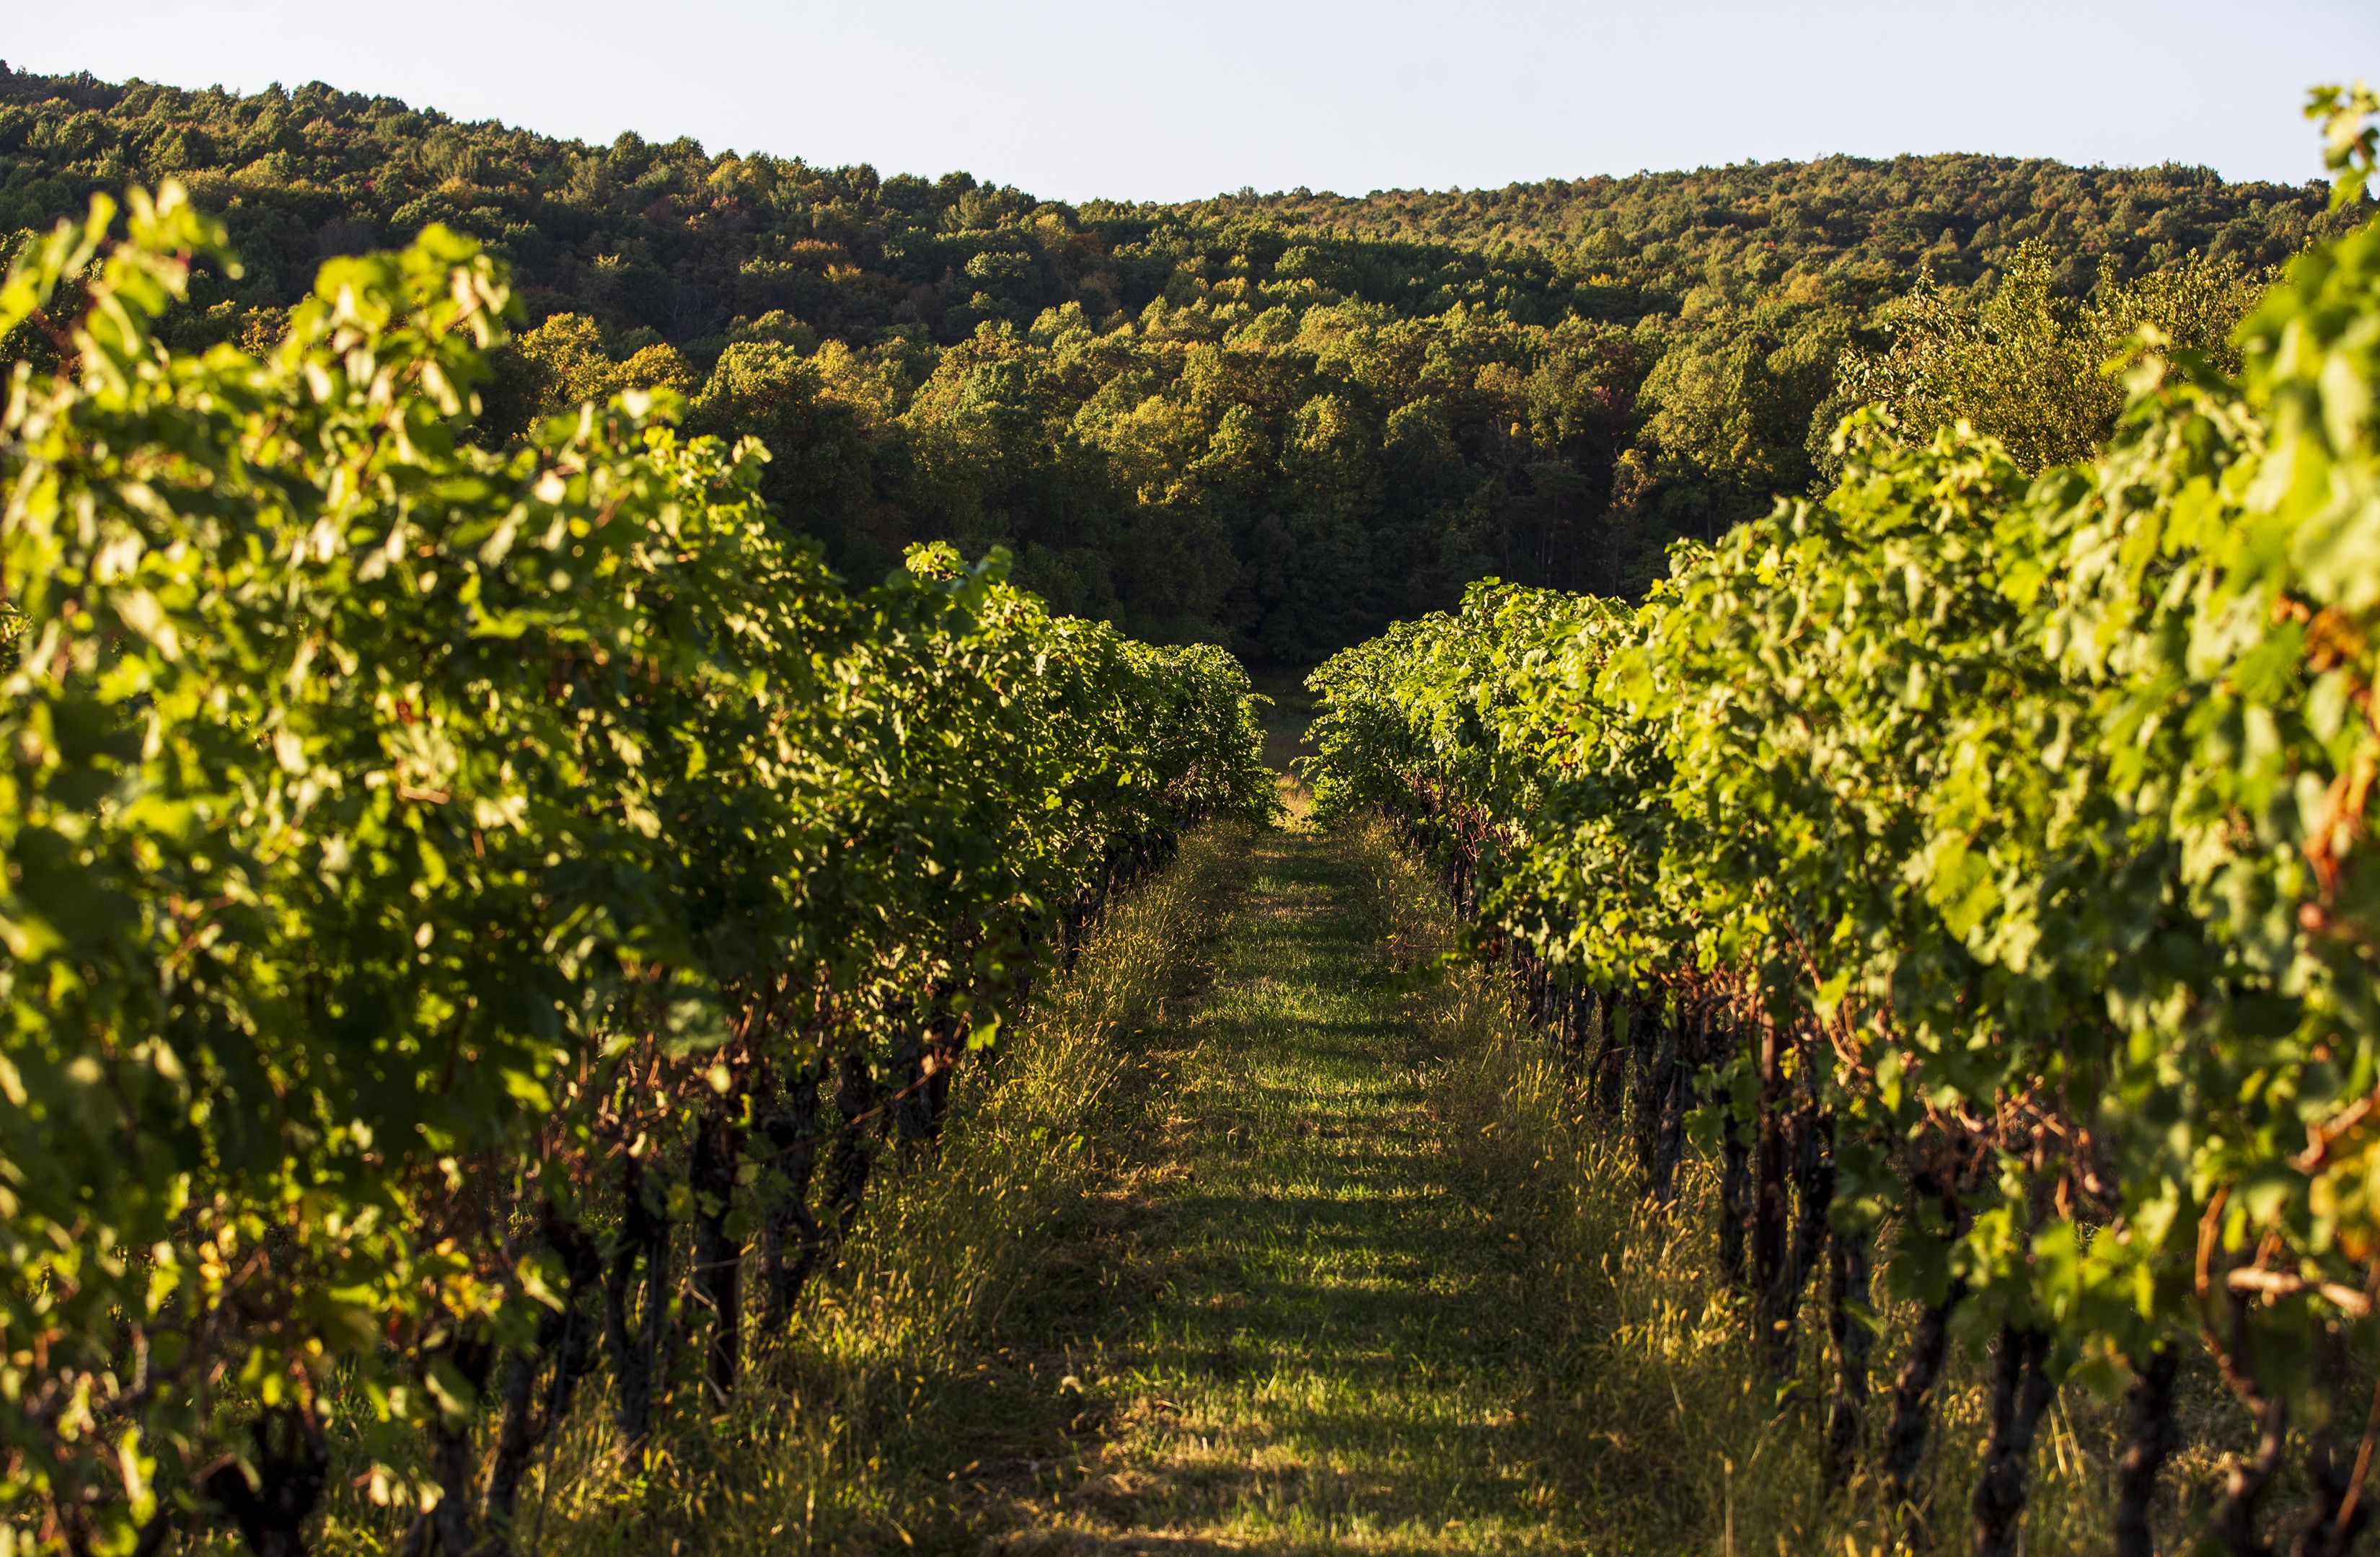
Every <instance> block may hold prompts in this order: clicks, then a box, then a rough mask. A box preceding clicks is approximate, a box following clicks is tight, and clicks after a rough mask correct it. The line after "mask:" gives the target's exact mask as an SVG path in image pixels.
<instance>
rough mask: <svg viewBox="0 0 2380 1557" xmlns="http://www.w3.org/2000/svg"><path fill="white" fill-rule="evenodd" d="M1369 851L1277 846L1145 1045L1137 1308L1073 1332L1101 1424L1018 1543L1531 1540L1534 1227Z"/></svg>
mask: <svg viewBox="0 0 2380 1557" xmlns="http://www.w3.org/2000/svg"><path fill="white" fill-rule="evenodd" d="M1385 863H1387V862H1386V861H1385V860H1384V859H1383V858H1382V857H1381V853H1380V842H1379V840H1378V839H1377V838H1375V837H1371V836H1368V835H1359V834H1339V835H1333V836H1325V837H1316V836H1313V835H1310V834H1300V833H1274V834H1269V835H1267V836H1266V837H1264V838H1262V839H1260V840H1258V841H1257V845H1256V853H1255V860H1254V873H1253V877H1252V879H1251V881H1250V882H1249V884H1248V886H1247V888H1246V890H1245V895H1244V897H1243V898H1242V900H1241V903H1240V906H1239V907H1238V909H1237V911H1236V912H1235V914H1234V915H1233V919H1232V922H1231V925H1230V928H1229V930H1228V931H1227V932H1226V933H1225V935H1224V937H1223V939H1222V942H1221V944H1220V949H1219V951H1218V953H1217V955H1216V967H1215V978H1214V980H1213V982H1212V984H1211V985H1210V986H1209V988H1208V992H1207V995H1206V997H1205V999H1204V1000H1203V1001H1202V1002H1201V1003H1200V1004H1199V1005H1198V1006H1197V1008H1196V1011H1195V1012H1194V1013H1192V1014H1191V1015H1190V1016H1187V1017H1186V1018H1185V1019H1182V1020H1178V1021H1176V1022H1173V1023H1172V1024H1169V1025H1168V1026H1166V1027H1165V1028H1161V1029H1157V1030H1155V1031H1152V1032H1151V1033H1150V1034H1149V1035H1148V1041H1149V1042H1150V1043H1151V1044H1152V1045H1153V1046H1155V1047H1153V1049H1152V1051H1151V1059H1152V1060H1153V1061H1154V1062H1155V1063H1156V1064H1158V1065H1159V1066H1160V1075H1161V1077H1162V1079H1163V1084H1162V1085H1161V1086H1157V1087H1152V1088H1151V1089H1149V1091H1148V1094H1147V1099H1146V1112H1145V1114H1144V1118H1143V1120H1142V1124H1141V1130H1142V1132H1143V1138H1144V1141H1145V1143H1146V1144H1145V1148H1144V1154H1143V1160H1142V1161H1141V1162H1139V1163H1138V1164H1137V1165H1136V1167H1135V1172H1134V1174H1133V1175H1132V1181H1131V1183H1130V1185H1129V1186H1128V1193H1129V1195H1130V1196H1131V1198H1133V1199H1134V1200H1135V1202H1136V1204H1137V1208H1138V1213H1139V1220H1138V1222H1137V1225H1135V1227H1134V1228H1133V1229H1132V1230H1131V1233H1130V1236H1129V1239H1128V1241H1127V1242H1126V1244H1125V1246H1124V1247H1118V1248H1117V1249H1116V1250H1115V1251H1113V1252H1114V1254H1115V1255H1116V1256H1117V1257H1119V1258H1120V1259H1123V1260H1124V1261H1127V1262H1129V1263H1133V1264H1135V1265H1137V1266H1138V1267H1139V1268H1140V1271H1141V1281H1140V1284H1141V1285H1142V1287H1143V1288H1144V1289H1145V1291H1146V1294H1147V1295H1146V1297H1145V1298H1144V1300H1143V1301H1142V1302H1141V1303H1140V1304H1138V1305H1136V1306H1135V1307H1134V1308H1131V1309H1129V1310H1127V1311H1123V1312H1120V1313H1118V1314H1116V1315H1115V1316H1113V1317H1112V1318H1111V1320H1109V1321H1108V1322H1106V1323H1104V1324H1102V1325H1101V1326H1099V1328H1098V1329H1097V1331H1096V1332H1094V1333H1093V1334H1091V1335H1090V1336H1087V1337H1084V1338H1083V1342H1084V1343H1086V1344H1082V1345H1081V1346H1080V1348H1079V1349H1080V1352H1081V1355H1080V1356H1079V1357H1078V1366H1077V1369H1076V1371H1075V1375H1074V1377H1075V1379H1076V1380H1077V1381H1078V1385H1079V1388H1080V1389H1081V1391H1082V1392H1083V1393H1084V1395H1085V1397H1086V1399H1087V1400H1088V1401H1090V1402H1093V1403H1095V1405H1096V1407H1097V1409H1098V1410H1099V1413H1100V1415H1101V1417H1102V1428H1103V1430H1102V1431H1101V1432H1100V1434H1099V1436H1098V1437H1097V1439H1096V1440H1095V1441H1092V1442H1090V1443H1087V1444H1086V1445H1085V1446H1083V1447H1082V1449H1081V1450H1080V1451H1079V1452H1078V1454H1077V1455H1076V1456H1075V1461H1074V1464H1073V1465H1072V1466H1069V1467H1068V1468H1069V1470H1070V1471H1071V1472H1072V1475H1071V1476H1069V1477H1067V1478H1065V1479H1067V1480H1070V1481H1072V1483H1073V1485H1072V1486H1071V1488H1067V1489H1066V1490H1064V1492H1063V1494H1062V1497H1061V1498H1060V1499H1058V1500H1057V1501H1055V1502H1050V1503H1049V1504H1048V1505H1046V1506H1044V1507H1039V1508H1035V1509H1031V1510H1022V1509H1020V1510H1018V1511H1017V1512H1018V1513H1020V1514H1026V1515H1027V1516H1028V1517H1027V1518H1026V1520H1024V1521H1023V1522H1022V1523H1021V1525H1020V1527H1017V1528H1016V1529H1014V1530H1013V1531H1012V1532H1010V1534H1009V1538H1008V1539H1007V1540H1006V1541H1005V1542H1004V1543H1002V1544H1004V1545H1005V1546H1006V1547H1007V1548H1008V1549H1009V1550H1012V1551H1034V1550H1045V1549H1055V1550H1062V1549H1067V1548H1070V1547H1095V1546H1123V1547H1146V1548H1148V1549H1152V1550H1154V1549H1158V1548H1160V1547H1162V1546H1168V1545H1172V1546H1179V1545H1180V1544H1181V1543H1183V1542H1184V1541H1192V1542H1197V1541H1207V1542H1217V1543H1228V1544H1229V1545H1231V1546H1233V1547H1248V1546H1254V1547H1261V1548H1278V1549H1282V1550H1304V1549H1330V1548H1338V1547H1342V1546H1358V1547H1362V1546H1374V1547H1380V1548H1384V1549H1396V1550H1415V1551H1420V1550H1464V1551H1472V1550H1541V1549H1559V1548H1560V1547H1561V1546H1563V1545H1564V1540H1563V1537H1562V1534H1561V1530H1562V1527H1563V1523H1564V1521H1563V1519H1562V1511H1561V1508H1560V1502H1561V1496H1560V1489H1559V1486H1558V1484H1557V1483H1556V1482H1555V1481H1554V1480H1553V1479H1552V1478H1549V1477H1548V1474H1547V1473H1546V1467H1545V1466H1544V1465H1543V1464H1542V1463H1541V1456H1540V1454H1539V1453H1538V1451H1539V1450H1540V1449H1541V1448H1542V1442H1541V1438H1540V1435H1538V1434H1537V1433H1536V1430H1535V1427H1534V1424H1533V1422H1532V1420H1531V1418H1530V1417H1529V1416H1528V1415H1527V1413H1526V1412H1525V1411H1524V1409H1523V1407H1524V1405H1526V1403H1527V1402H1528V1401H1529V1400H1530V1399H1531V1398H1532V1397H1533V1395H1535V1394H1536V1393H1537V1391H1536V1381H1537V1375H1536V1372H1535V1371H1534V1368H1535V1364H1534V1362H1533V1357H1534V1355H1535V1353H1536V1344H1535V1342H1534V1340H1533V1336H1532V1327H1531V1325H1530V1323H1529V1322H1528V1318H1527V1315H1526V1313H1525V1308H1524V1303H1523V1298H1524V1287H1525V1283H1524V1274H1523V1273H1524V1271H1525V1269H1526V1267H1527V1264H1528V1260H1529V1258H1530V1252H1531V1251H1530V1247H1529V1241H1528V1239H1527V1237H1526V1235H1525V1234H1524V1232H1523V1231H1521V1230H1519V1229H1518V1228H1515V1227H1511V1226H1508V1225H1507V1224H1506V1222H1505V1221H1504V1220H1503V1219H1501V1218H1500V1216H1499V1214H1498V1211H1497V1204H1498V1200H1497V1194H1496V1191H1495V1188H1494V1186H1490V1185H1486V1184H1483V1183H1481V1182H1479V1179H1478V1175H1477V1174H1476V1172H1475V1164H1473V1163H1472V1162H1469V1161H1468V1160H1467V1159H1466V1154H1465V1152H1464V1151H1463V1144H1464V1143H1463V1140H1462V1139H1461V1138H1460V1137H1458V1136H1457V1135H1456V1134H1455V1133H1454V1132H1453V1131H1452V1130H1451V1129H1450V1128H1449V1122H1448V1121H1447V1120H1446V1119H1445V1118H1444V1117H1443V1116H1442V1113H1441V1109H1442V1105H1443V1104H1444V1102H1445V1101H1447V1096H1448V1090H1447V1087H1446V1079H1447V1062H1448V1054H1447V1052H1446V1048H1445V1046H1444V1045H1443V1044H1442V1043H1440V1042H1439V1041H1435V1040H1436V1039H1438V1038H1439V1036H1440V1035H1439V1034H1437V1033H1435V1032H1434V1031H1433V1030H1432V1029H1431V1028H1429V1027H1427V1026H1426V1025H1423V1024H1420V1023H1417V1022H1415V1020H1413V1019H1412V1011H1411V1006H1412V1004H1413V998H1414V995H1415V990H1416V987H1417V986H1416V981H1415V978H1414V977H1413V974H1412V972H1411V971H1410V970H1401V969H1400V967H1398V965H1397V962H1396V960H1395V959H1394V958H1393V957H1392V956H1391V955H1390V942H1391V940H1392V933H1391V932H1392V929H1393V926H1392V924H1391V922H1390V914H1389V909H1390V904H1389V903H1388V902H1386V901H1385V900H1384V897H1383V894H1382V890H1381V889H1382V886H1383V882H1382V881H1381V879H1380V872H1381V868H1382V866H1383V865H1384V864H1385Z"/></svg>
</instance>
